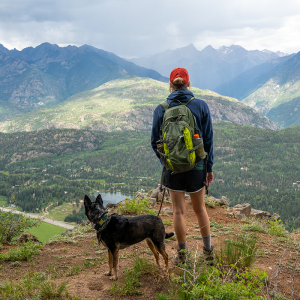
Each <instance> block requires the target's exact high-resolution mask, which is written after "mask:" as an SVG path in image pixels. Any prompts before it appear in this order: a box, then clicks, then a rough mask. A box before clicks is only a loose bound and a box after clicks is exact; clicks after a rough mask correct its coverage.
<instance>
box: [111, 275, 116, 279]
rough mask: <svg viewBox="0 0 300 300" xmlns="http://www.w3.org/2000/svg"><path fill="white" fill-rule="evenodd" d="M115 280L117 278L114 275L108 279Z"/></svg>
mask: <svg viewBox="0 0 300 300" xmlns="http://www.w3.org/2000/svg"><path fill="white" fill-rule="evenodd" d="M117 279H118V277H117V276H116V275H114V276H112V277H111V278H110V280H117Z"/></svg>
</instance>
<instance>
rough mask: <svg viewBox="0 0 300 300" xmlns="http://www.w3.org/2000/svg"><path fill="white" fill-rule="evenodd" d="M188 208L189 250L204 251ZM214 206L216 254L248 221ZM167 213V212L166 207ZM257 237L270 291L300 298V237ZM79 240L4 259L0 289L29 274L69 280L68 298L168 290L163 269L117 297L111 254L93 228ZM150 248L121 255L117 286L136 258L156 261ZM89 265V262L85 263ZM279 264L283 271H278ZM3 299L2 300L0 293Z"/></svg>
mask: <svg viewBox="0 0 300 300" xmlns="http://www.w3.org/2000/svg"><path fill="white" fill-rule="evenodd" d="M159 205H160V204H159V203H157V204H155V203H154V204H153V206H154V208H155V209H157V210H158V208H159ZM186 205H187V217H186V224H187V241H188V247H190V248H191V247H194V249H196V246H198V247H199V249H200V247H202V241H201V240H199V239H197V236H198V235H199V229H197V227H196V225H197V222H196V217H195V215H194V213H193V210H192V204H191V201H190V200H188V199H187V200H186ZM170 206H171V204H170V202H169V201H168V200H166V201H165V202H164V204H163V209H164V208H166V207H170ZM210 206H213V205H207V211H208V214H209V218H210V221H211V222H212V221H213V222H216V223H218V224H222V225H223V228H221V229H217V228H212V244H213V245H214V249H215V250H216V251H218V250H219V249H220V245H221V244H222V241H223V239H225V238H228V237H231V236H233V234H235V233H241V229H242V226H243V225H245V221H243V220H238V219H236V218H235V217H234V215H233V216H232V215H229V213H230V212H229V211H228V210H227V208H226V207H221V206H218V205H216V206H214V207H210ZM163 211H168V209H164V210H163ZM161 218H162V219H163V221H164V223H165V224H166V232H171V231H173V226H172V215H171V214H166V213H162V215H161ZM167 224H168V225H167ZM258 234H259V237H260V240H259V244H260V246H259V254H260V256H259V257H258V258H257V260H256V262H255V264H254V266H253V267H254V268H258V269H260V270H264V271H266V272H267V273H268V275H269V282H270V286H269V289H273V288H274V284H275V285H276V286H277V292H279V293H281V294H282V295H284V296H285V297H287V299H292V298H291V297H292V293H293V297H294V299H300V263H299V262H297V259H299V257H298V252H299V245H300V234H296V233H292V234H289V236H288V237H286V238H284V237H276V236H272V235H269V234H264V233H258ZM74 239H75V237H74ZM76 241H77V243H76V244H72V243H66V242H62V241H60V242H54V243H50V244H46V245H45V246H44V247H43V249H42V252H41V254H39V255H36V256H35V257H34V258H33V259H32V260H31V261H28V262H27V261H21V262H20V264H15V263H13V262H9V261H8V262H1V261H0V291H1V282H3V281H5V280H7V279H9V280H12V281H13V282H18V281H20V279H21V278H22V276H23V275H24V274H26V273H28V272H29V271H30V272H45V273H46V274H50V275H51V278H52V279H53V280H54V281H55V282H56V283H57V284H59V283H61V282H62V281H66V280H67V282H68V286H67V290H68V292H69V295H70V296H72V297H75V296H77V297H78V298H77V299H156V295H157V294H158V293H160V292H161V291H165V292H167V291H168V288H169V276H168V273H167V272H166V271H165V270H164V269H160V270H157V271H156V272H155V273H153V272H149V273H146V274H144V275H142V277H141V278H140V282H141V283H142V285H141V286H140V287H139V290H140V291H141V292H142V294H141V295H134V296H124V297H120V296H119V295H118V294H117V293H112V292H111V288H112V285H113V284H114V282H112V281H111V280H110V278H109V277H107V276H105V275H104V272H105V271H107V270H108V259H107V252H106V250H105V249H104V247H103V246H100V247H99V246H98V243H97V239H96V233H95V231H94V230H92V229H90V231H88V230H84V232H81V233H78V235H77V237H76ZM176 245H177V243H176V241H175V240H172V239H171V240H170V241H168V242H167V243H166V251H167V253H168V255H169V261H170V265H171V266H172V267H174V264H173V262H172V258H173V256H174V255H175V254H176ZM12 247H15V246H9V245H4V246H3V248H2V249H1V250H0V253H5V252H7V251H8V250H9V249H10V248H12ZM148 250H149V248H148V247H147V244H146V242H144V241H143V242H141V243H139V244H137V245H133V246H131V247H129V248H127V249H124V250H121V251H120V263H119V265H120V270H119V274H120V275H119V279H118V281H117V283H118V282H119V283H121V282H122V280H123V279H124V270H125V268H127V267H131V266H132V263H133V260H134V258H135V257H137V256H146V257H147V258H149V260H150V261H151V262H153V263H154V257H153V255H152V253H149V251H148ZM297 251H298V252H297ZM160 259H161V265H163V261H162V258H161V257H160ZM86 262H91V263H90V264H87V263H86ZM279 265H280V269H279V270H278V266H279ZM76 266H77V267H76ZM172 270H173V271H172V272H174V270H175V273H176V269H175V268H173V269H172ZM293 286H294V288H293ZM293 290H294V291H293ZM0 299H3V298H1V293H0ZM30 299H31V298H30ZM73 299H76V298H73ZM278 299H279V298H278ZM282 299H284V298H282Z"/></svg>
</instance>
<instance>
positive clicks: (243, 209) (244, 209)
mask: <svg viewBox="0 0 300 300" xmlns="http://www.w3.org/2000/svg"><path fill="white" fill-rule="evenodd" d="M233 212H238V213H240V214H244V215H245V216H246V217H250V214H251V205H250V204H249V203H243V204H237V205H236V206H234V207H233Z"/></svg>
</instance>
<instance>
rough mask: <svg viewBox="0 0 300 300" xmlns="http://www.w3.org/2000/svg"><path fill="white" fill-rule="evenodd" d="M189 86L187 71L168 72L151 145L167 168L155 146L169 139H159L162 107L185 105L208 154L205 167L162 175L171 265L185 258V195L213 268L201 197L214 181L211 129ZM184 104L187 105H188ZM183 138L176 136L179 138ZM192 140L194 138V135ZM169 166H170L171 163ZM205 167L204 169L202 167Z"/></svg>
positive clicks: (205, 111) (207, 115) (204, 106)
mask: <svg viewBox="0 0 300 300" xmlns="http://www.w3.org/2000/svg"><path fill="white" fill-rule="evenodd" d="M190 86H191V83H190V81H189V74H188V72H187V70H186V69H184V68H176V69H174V70H173V71H172V72H171V74H170V92H171V94H170V95H169V96H168V98H167V101H166V102H164V103H162V104H160V105H158V106H157V107H156V108H155V110H154V114H153V124H152V134H151V145H152V148H153V150H154V152H155V153H156V155H157V157H158V158H160V161H161V163H162V164H164V165H165V166H166V164H168V163H167V162H166V160H168V158H167V157H168V156H167V155H163V154H160V153H159V152H160V151H158V146H159V147H162V148H163V149H164V147H165V145H167V143H168V142H170V139H169V140H167V139H168V137H166V136H164V137H162V129H161V127H162V125H163V117H164V114H165V111H166V110H165V109H164V108H163V105H165V107H166V108H168V105H169V107H170V108H172V107H174V106H177V105H180V106H183V105H184V104H185V105H186V107H187V108H188V109H189V110H190V111H191V113H192V115H193V116H194V117H195V118H193V119H195V121H196V124H195V125H196V127H197V130H198V132H199V135H200V136H201V137H202V138H203V141H204V150H205V152H206V153H207V158H206V159H207V160H206V163H205V160H202V161H200V163H198V164H197V165H195V167H193V169H191V170H189V171H186V172H181V173H177V172H172V171H171V170H168V169H167V170H166V171H165V174H164V175H163V180H162V182H163V185H164V186H165V187H166V188H168V190H169V193H170V197H171V201H172V207H173V224H174V229H175V233H176V237H177V243H178V249H177V256H176V257H175V258H174V262H175V263H176V264H179V263H183V262H184V261H185V257H186V255H185V253H186V251H184V250H185V249H187V243H186V225H185V216H186V203H185V193H189V194H190V197H191V201H192V205H193V210H194V212H195V214H196V216H197V220H198V224H199V228H200V234H201V236H202V241H203V255H204V259H205V261H206V263H208V264H212V263H213V246H212V245H211V235H210V222H209V218H208V214H207V211H206V208H205V203H204V195H205V183H206V185H207V186H209V185H210V184H211V183H212V181H213V172H212V166H213V128H212V121H211V115H210V111H209V108H208V105H207V104H206V102H205V101H203V100H200V99H196V98H193V97H194V95H193V93H192V92H191V91H190V90H189V87H190ZM192 98H193V99H192ZM172 100H174V101H172ZM178 100H179V101H180V102H179V101H178ZM190 100H191V101H190ZM189 101H190V102H189ZM187 102H189V103H188V104H187ZM180 117H181V116H180ZM179 119H180V118H178V120H179ZM194 123H195V122H194ZM168 126H169V125H168ZM182 137H183V135H181V136H179V138H182ZM194 137H196V135H195V136H194ZM160 143H161V144H160ZM172 143H173V142H170V143H169V144H168V147H172ZM161 145H163V146H161ZM191 147H193V146H191ZM159 149H161V148H159ZM165 149H166V150H168V151H169V150H170V149H169V148H165ZM170 152H171V151H170ZM168 153H169V152H168ZM165 154H166V153H165ZM162 155H163V156H162ZM164 158H165V159H164ZM169 165H171V164H170V161H169ZM205 165H206V166H207V167H205ZM205 169H206V170H205ZM205 175H206V178H205Z"/></svg>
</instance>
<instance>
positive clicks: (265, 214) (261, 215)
mask: <svg viewBox="0 0 300 300" xmlns="http://www.w3.org/2000/svg"><path fill="white" fill-rule="evenodd" d="M250 215H251V217H254V218H257V219H258V218H260V219H265V218H270V217H271V214H270V213H269V212H267V211H263V210H258V209H254V208H252V209H251V213H250Z"/></svg>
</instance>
